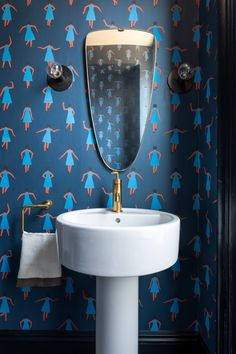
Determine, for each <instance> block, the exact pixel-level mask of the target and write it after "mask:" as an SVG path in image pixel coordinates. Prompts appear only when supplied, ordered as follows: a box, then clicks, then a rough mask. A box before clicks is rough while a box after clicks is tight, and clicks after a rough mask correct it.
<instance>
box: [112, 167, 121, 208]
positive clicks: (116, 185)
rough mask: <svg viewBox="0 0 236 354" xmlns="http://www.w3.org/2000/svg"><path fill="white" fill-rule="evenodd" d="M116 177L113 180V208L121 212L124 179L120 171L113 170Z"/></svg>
mask: <svg viewBox="0 0 236 354" xmlns="http://www.w3.org/2000/svg"><path fill="white" fill-rule="evenodd" d="M112 174H113V175H116V178H115V179H114V180H113V208H112V211H114V212H115V213H120V212H121V211H122V181H121V179H120V175H119V172H117V171H113V172H112Z"/></svg>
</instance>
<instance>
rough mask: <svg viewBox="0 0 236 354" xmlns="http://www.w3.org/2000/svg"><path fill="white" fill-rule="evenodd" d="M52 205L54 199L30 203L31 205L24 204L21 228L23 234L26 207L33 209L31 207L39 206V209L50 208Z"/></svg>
mask: <svg viewBox="0 0 236 354" xmlns="http://www.w3.org/2000/svg"><path fill="white" fill-rule="evenodd" d="M51 207H52V201H51V200H49V199H48V200H45V201H44V202H42V203H41V204H30V205H25V206H23V208H22V210H21V230H22V234H23V232H24V231H25V230H24V229H25V210H26V209H29V208H30V209H31V208H39V209H50V208H51Z"/></svg>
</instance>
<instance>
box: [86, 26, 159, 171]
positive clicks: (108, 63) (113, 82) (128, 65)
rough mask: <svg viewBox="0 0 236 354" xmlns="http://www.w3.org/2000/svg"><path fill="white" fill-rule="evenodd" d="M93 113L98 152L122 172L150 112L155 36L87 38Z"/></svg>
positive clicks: (123, 33)
mask: <svg viewBox="0 0 236 354" xmlns="http://www.w3.org/2000/svg"><path fill="white" fill-rule="evenodd" d="M85 50H86V68H87V80H88V90H89V102H90V111H91V116H92V122H93V128H94V133H95V137H96V140H97V145H98V149H99V152H100V155H101V157H102V159H103V161H104V163H105V164H106V166H107V167H108V168H110V169H111V170H117V171H122V170H125V169H127V168H128V167H129V166H130V165H131V164H132V162H133V161H134V160H135V158H136V156H137V154H138V151H139V148H140V145H141V142H142V138H143V134H144V130H145V126H146V122H147V119H148V116H149V110H150V103H151V97H152V89H153V72H154V66H155V62H156V43H155V37H154V36H153V34H151V33H149V32H145V31H138V30H131V29H111V30H101V31H94V32H90V33H89V34H88V35H87V37H86V43H85Z"/></svg>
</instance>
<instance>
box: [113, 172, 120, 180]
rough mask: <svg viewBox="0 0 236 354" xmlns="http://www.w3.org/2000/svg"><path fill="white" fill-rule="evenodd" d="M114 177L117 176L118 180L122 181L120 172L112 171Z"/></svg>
mask: <svg viewBox="0 0 236 354" xmlns="http://www.w3.org/2000/svg"><path fill="white" fill-rule="evenodd" d="M111 174H112V175H116V179H120V174H119V172H118V171H112V173H111Z"/></svg>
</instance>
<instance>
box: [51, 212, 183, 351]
mask: <svg viewBox="0 0 236 354" xmlns="http://www.w3.org/2000/svg"><path fill="white" fill-rule="evenodd" d="M179 230H180V220H179V218H178V217H177V216H175V215H173V214H169V213H164V212H156V211H153V210H146V209H129V208H124V209H123V212H122V213H114V212H112V211H110V210H107V209H86V210H77V211H71V212H67V213H64V214H61V215H59V216H58V217H57V234H58V245H59V255H60V261H61V263H62V264H63V265H64V266H65V267H67V268H69V269H72V270H74V271H77V272H80V273H84V274H89V275H94V276H96V354H137V353H138V298H139V296H138V277H139V276H141V275H147V274H152V273H156V272H160V271H162V270H164V269H167V268H169V267H171V266H172V265H173V264H174V263H175V262H176V261H177V258H178V249H179Z"/></svg>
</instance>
